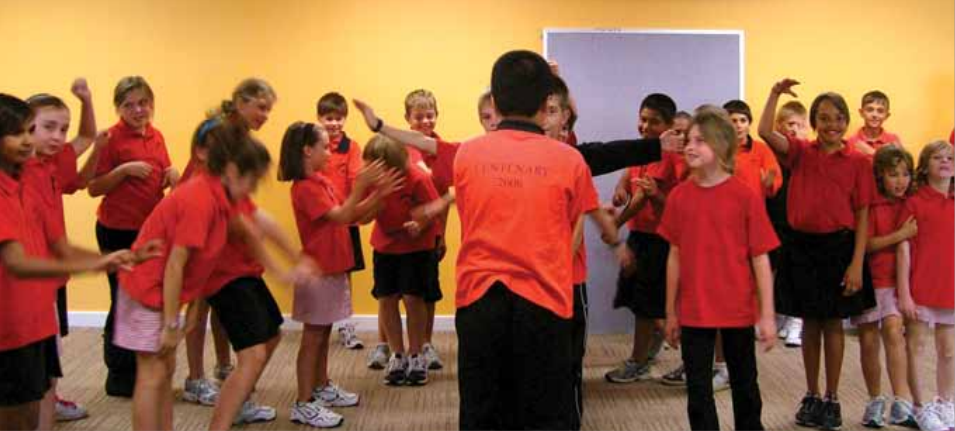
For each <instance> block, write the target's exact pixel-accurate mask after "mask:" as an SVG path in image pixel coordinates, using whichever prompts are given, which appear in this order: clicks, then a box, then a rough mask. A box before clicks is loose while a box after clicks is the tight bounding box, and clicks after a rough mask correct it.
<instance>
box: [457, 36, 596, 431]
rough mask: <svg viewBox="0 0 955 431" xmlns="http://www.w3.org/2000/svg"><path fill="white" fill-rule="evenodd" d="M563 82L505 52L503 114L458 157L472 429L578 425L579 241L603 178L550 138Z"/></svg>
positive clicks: (464, 361)
mask: <svg viewBox="0 0 955 431" xmlns="http://www.w3.org/2000/svg"><path fill="white" fill-rule="evenodd" d="M552 81H553V76H552V75H551V72H550V69H549V67H548V65H547V62H546V61H545V60H544V59H543V58H541V57H540V56H539V55H537V54H535V53H532V52H529V51H511V52H508V53H506V54H504V55H503V56H501V57H500V58H499V59H498V60H497V61H496V63H495V64H494V68H493V71H492V75H491V91H492V92H493V95H494V102H495V105H496V107H497V109H498V111H499V112H500V113H501V115H502V117H503V120H502V121H501V123H500V124H498V128H497V130H496V131H494V132H491V133H488V134H486V135H484V136H481V137H478V138H474V139H472V140H470V141H467V142H465V143H463V144H462V145H461V146H460V149H459V150H458V154H457V157H456V159H455V162H454V185H455V189H456V192H457V204H458V210H459V212H460V214H461V231H462V241H461V251H460V253H459V254H458V262H457V286H458V290H457V301H456V305H457V307H458V311H457V314H456V316H455V324H456V327H457V333H458V347H459V348H458V352H459V355H458V370H459V385H458V388H459V396H460V418H459V422H460V426H461V429H465V430H468V429H568V428H570V427H571V425H572V422H573V420H574V418H573V416H574V414H573V404H574V396H573V382H572V379H569V378H568V376H570V375H571V367H572V365H571V361H572V359H571V356H570V352H571V346H570V344H571V339H570V337H571V335H570V327H571V321H570V318H571V317H572V315H573V290H572V277H573V274H572V260H573V247H572V242H573V241H572V240H573V228H574V226H575V224H576V222H577V220H578V218H579V217H580V216H581V215H582V214H583V213H584V212H585V211H586V210H587V208H586V207H585V206H584V205H583V201H582V200H581V197H583V196H585V195H586V194H587V193H588V192H587V189H588V188H593V183H592V181H591V179H590V174H589V171H588V169H587V166H586V165H585V164H584V162H583V159H582V158H581V157H580V155H579V154H578V153H577V152H576V151H575V150H574V149H572V148H570V147H568V146H567V145H564V144H561V143H559V142H556V141H553V140H551V139H548V138H546V137H545V136H543V129H542V128H541V124H543V123H544V121H545V119H544V118H545V117H546V115H547V112H546V102H547V97H548V96H549V95H550V94H551V93H552V88H553V86H552V84H551V83H552ZM518 202H520V203H523V204H515V203H518ZM514 238H524V239H526V240H524V241H517V242H515V241H514ZM515 393H520V394H521V396H520V397H512V396H511V394H515ZM505 400H506V401H505ZM502 401H505V402H502Z"/></svg>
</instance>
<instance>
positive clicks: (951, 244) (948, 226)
mask: <svg viewBox="0 0 955 431" xmlns="http://www.w3.org/2000/svg"><path fill="white" fill-rule="evenodd" d="M913 215H914V216H915V221H916V222H917V223H918V226H919V232H918V234H917V235H915V237H914V238H911V239H909V242H910V244H912V265H911V267H910V268H911V271H912V272H911V275H910V277H909V280H910V283H911V289H912V299H913V300H914V301H915V303H916V304H918V305H921V306H925V307H933V308H944V309H947V310H951V309H953V308H955V273H953V272H952V262H955V199H953V197H952V194H951V193H948V194H942V193H939V192H938V191H936V190H935V189H933V188H932V187H930V186H927V185H925V186H922V187H920V188H919V190H918V192H916V193H915V195H914V196H912V197H910V198H908V199H906V200H905V209H904V210H903V211H902V214H901V215H900V216H899V221H900V222H904V221H905V220H906V219H907V218H909V216H913Z"/></svg>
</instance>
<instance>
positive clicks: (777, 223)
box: [766, 100, 809, 348]
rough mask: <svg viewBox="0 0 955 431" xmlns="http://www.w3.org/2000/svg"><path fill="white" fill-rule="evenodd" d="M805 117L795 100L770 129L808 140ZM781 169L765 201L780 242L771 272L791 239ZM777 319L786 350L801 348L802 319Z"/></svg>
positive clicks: (785, 182)
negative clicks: (779, 178)
mask: <svg viewBox="0 0 955 431" xmlns="http://www.w3.org/2000/svg"><path fill="white" fill-rule="evenodd" d="M806 115H807V113H806V107H805V106H803V105H802V103H800V102H799V101H798V100H790V101H788V102H786V103H784V104H783V106H781V107H780V108H779V111H778V112H777V113H776V121H775V123H774V127H773V128H774V130H776V131H777V132H779V133H781V134H782V135H783V136H788V137H796V138H799V139H807V138H808V137H809V133H808V129H809V123H808V121H806V118H807V116H806ZM780 168H781V169H780V172H781V173H782V178H783V181H782V184H781V185H780V187H779V190H778V191H777V192H776V195H775V196H771V197H769V198H768V199H766V211H767V212H768V213H769V220H770V221H771V222H772V223H773V229H775V230H776V236H778V237H779V242H780V246H779V247H778V248H777V249H775V250H773V251H772V252H770V253H769V261H770V263H771V264H772V266H773V271H776V270H777V269H778V268H779V262H780V260H781V259H782V258H781V256H782V254H783V253H784V250H785V249H786V244H788V243H789V238H790V237H791V236H792V235H791V234H790V231H791V230H792V227H790V226H789V222H788V221H787V220H786V199H787V196H788V195H789V176H790V173H789V169H787V168H786V167H784V166H782V167H780ZM780 298H781V296H780V295H779V294H778V293H777V295H776V300H777V301H779V299H780ZM777 307H778V305H777ZM777 316H778V318H779V319H780V320H779V321H778V323H777V325H778V327H779V328H780V329H779V338H780V339H783V340H785V345H786V347H790V348H792V347H799V346H802V319H800V318H798V317H792V316H785V315H783V314H777Z"/></svg>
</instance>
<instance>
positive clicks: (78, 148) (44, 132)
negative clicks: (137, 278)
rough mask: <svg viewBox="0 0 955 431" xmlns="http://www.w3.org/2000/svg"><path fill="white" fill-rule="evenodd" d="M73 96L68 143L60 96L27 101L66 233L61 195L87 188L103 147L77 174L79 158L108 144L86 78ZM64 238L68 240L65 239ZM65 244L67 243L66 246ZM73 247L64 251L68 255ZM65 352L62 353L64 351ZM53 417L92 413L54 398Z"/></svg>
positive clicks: (61, 305)
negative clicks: (76, 110) (100, 134)
mask: <svg viewBox="0 0 955 431" xmlns="http://www.w3.org/2000/svg"><path fill="white" fill-rule="evenodd" d="M71 90H72V92H73V94H74V95H75V96H76V97H77V98H78V99H80V103H81V114H80V126H79V132H78V133H77V135H76V137H75V138H74V139H73V140H72V141H69V142H67V141H66V133H67V132H68V131H69V128H70V110H69V108H68V107H67V106H66V104H65V103H63V100H61V99H60V98H59V97H56V96H53V95H49V94H37V95H34V96H31V97H30V98H29V99H27V104H28V105H30V109H32V110H33V113H34V119H33V125H32V126H31V127H30V130H31V131H32V135H33V136H32V139H33V142H34V144H35V145H36V158H35V159H33V160H34V161H36V162H37V164H38V166H39V167H40V169H39V171H41V172H43V177H44V179H41V180H40V181H41V182H42V183H44V186H43V189H42V190H43V191H51V192H52V193H44V195H45V196H48V197H49V199H48V201H47V202H46V204H47V211H52V212H53V214H51V215H53V216H54V219H55V223H56V225H57V229H58V230H59V231H60V232H62V233H64V234H65V232H66V222H65V218H64V215H63V197H62V194H64V193H66V194H73V193H75V192H76V191H77V190H79V189H82V188H86V184H87V183H88V182H89V180H90V178H91V177H92V174H93V172H94V170H95V169H96V162H97V160H98V158H99V152H100V149H101V148H102V144H100V145H96V146H94V147H93V152H92V154H91V155H90V157H88V158H87V159H86V163H85V164H84V165H83V168H82V169H81V170H80V172H77V166H76V159H77V158H78V157H79V156H80V155H82V154H83V153H84V152H86V150H87V149H89V148H90V146H91V144H93V142H94V141H95V142H97V143H98V144H99V143H100V142H102V143H105V140H96V139H95V138H96V119H95V116H94V113H93V106H92V100H91V95H90V91H89V87H88V86H87V84H86V80H85V79H83V78H79V79H76V80H75V81H74V82H73V85H72V88H71ZM45 213H46V211H45ZM64 239H65V238H64ZM64 244H65V243H64ZM70 250H72V248H67V249H64V250H63V251H65V252H69V251H70ZM66 281H67V279H66V278H64V279H63V280H62V286H61V287H60V288H59V289H57V292H56V293H57V295H56V311H57V322H58V323H59V328H60V332H59V335H60V337H65V336H66V335H67V334H69V321H68V316H69V314H68V310H67V299H66V286H65V284H66ZM61 353H62V352H61ZM54 414H55V418H56V420H57V421H72V420H78V419H83V418H85V417H87V416H89V414H88V413H87V411H86V409H84V408H83V407H82V406H80V405H78V404H76V403H74V402H71V401H67V400H65V399H62V398H60V397H59V396H56V397H55V405H54Z"/></svg>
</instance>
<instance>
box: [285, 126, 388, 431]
mask: <svg viewBox="0 0 955 431" xmlns="http://www.w3.org/2000/svg"><path fill="white" fill-rule="evenodd" d="M329 156H330V154H329V149H328V134H327V133H326V132H325V130H324V129H322V128H321V126H316V125H315V124H312V123H302V122H296V123H294V124H292V125H291V126H289V128H288V129H287V130H286V131H285V136H284V137H283V139H282V153H281V156H280V159H279V180H280V181H294V183H293V184H292V191H291V193H292V206H293V208H294V210H295V222H296V225H297V226H298V232H299V237H300V239H301V241H302V248H303V252H304V253H305V254H307V255H308V256H309V257H311V258H312V259H314V260H315V261H316V262H317V263H318V265H319V267H320V269H321V272H322V274H323V275H322V276H321V277H319V278H318V279H317V280H315V281H312V282H309V283H299V284H297V285H296V286H295V298H294V300H293V301H294V302H293V309H292V318H293V319H295V320H297V321H299V322H302V323H303V324H304V326H305V327H304V330H303V332H302V344H301V346H300V348H299V352H298V361H297V374H298V393H297V396H296V401H295V403H294V405H293V406H292V409H291V418H290V419H291V421H292V422H295V423H301V424H307V425H311V426H314V427H319V428H331V427H336V426H338V425H341V423H342V421H343V420H344V419H343V418H342V416H341V415H339V414H338V413H335V412H333V411H331V410H329V409H327V408H326V407H350V406H356V405H358V402H359V397H358V395H356V394H353V393H350V392H348V391H345V390H344V389H341V388H340V387H338V386H337V385H335V384H334V383H332V381H331V380H330V379H329V378H328V365H327V364H328V341H329V337H330V335H331V328H332V324H334V323H335V322H336V321H339V320H343V319H346V318H348V317H350V316H351V312H352V310H351V287H350V286H349V284H348V275H347V271H348V270H349V269H350V268H352V267H354V265H355V261H354V254H353V253H352V246H351V244H350V242H351V237H350V235H349V233H348V225H350V224H353V223H355V222H357V221H361V220H362V219H364V218H366V217H368V215H369V214H370V213H371V212H372V210H373V209H374V207H375V205H377V204H378V202H379V201H380V199H381V197H382V196H383V195H385V194H387V193H390V192H391V190H392V189H393V188H394V184H392V183H388V182H387V181H383V180H381V168H380V166H379V165H373V166H371V167H370V168H369V169H365V170H364V171H362V172H359V173H358V175H357V177H356V181H355V184H354V187H353V188H352V191H351V193H350V194H349V195H348V197H347V199H345V201H344V202H343V203H339V202H340V201H339V199H338V195H337V193H336V192H335V189H334V187H333V186H332V184H331V182H330V181H329V180H328V179H327V178H326V177H325V176H324V175H323V174H322V173H321V172H323V171H324V170H325V168H326V164H327V162H328V158H329ZM374 182H379V183H380V184H377V185H378V187H377V188H376V190H375V191H374V192H373V193H372V194H371V195H370V196H369V197H368V198H365V199H362V197H363V195H364V194H365V192H366V191H367V189H368V188H369V186H371V185H372V183H374Z"/></svg>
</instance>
